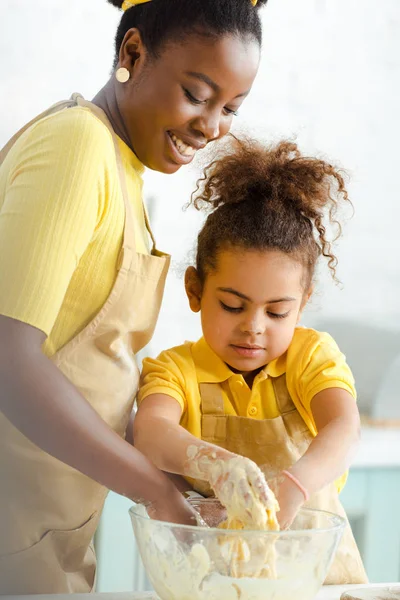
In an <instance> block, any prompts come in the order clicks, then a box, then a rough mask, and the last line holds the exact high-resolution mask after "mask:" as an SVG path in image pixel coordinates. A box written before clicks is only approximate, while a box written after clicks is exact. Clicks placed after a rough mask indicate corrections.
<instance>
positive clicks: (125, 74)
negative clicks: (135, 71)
mask: <svg viewBox="0 0 400 600" xmlns="http://www.w3.org/2000/svg"><path fill="white" fill-rule="evenodd" d="M130 77H131V74H130V73H129V71H128V69H126V68H125V67H120V68H119V69H117V71H116V73H115V79H116V80H117V81H119V83H126V82H127V81H128V80H129V79H130Z"/></svg>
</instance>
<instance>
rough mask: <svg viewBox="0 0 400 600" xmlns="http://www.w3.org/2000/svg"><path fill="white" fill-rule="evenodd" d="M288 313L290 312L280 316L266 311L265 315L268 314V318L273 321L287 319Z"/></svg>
mask: <svg viewBox="0 0 400 600" xmlns="http://www.w3.org/2000/svg"><path fill="white" fill-rule="evenodd" d="M289 312H290V311H289V310H288V311H287V312H285V313H282V314H281V313H274V312H269V311H268V313H267V314H268V315H269V316H270V317H272V318H273V319H284V318H285V317H287V316H288V314H289Z"/></svg>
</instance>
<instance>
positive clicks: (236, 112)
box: [224, 106, 239, 117]
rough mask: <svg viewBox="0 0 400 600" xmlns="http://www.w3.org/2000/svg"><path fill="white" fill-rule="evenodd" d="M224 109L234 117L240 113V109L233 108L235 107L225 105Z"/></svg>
mask: <svg viewBox="0 0 400 600" xmlns="http://www.w3.org/2000/svg"><path fill="white" fill-rule="evenodd" d="M224 111H225V112H226V114H227V115H229V116H233V117H237V116H238V114H239V111H238V110H233V108H228V107H227V106H225V108H224Z"/></svg>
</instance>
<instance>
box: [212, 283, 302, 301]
mask: <svg viewBox="0 0 400 600" xmlns="http://www.w3.org/2000/svg"><path fill="white" fill-rule="evenodd" d="M217 290H218V291H220V292H228V294H233V295H234V296H237V297H238V298H241V299H242V300H247V301H248V302H253V300H252V299H251V298H249V297H248V296H245V294H242V293H241V292H238V291H237V290H234V289H233V288H226V287H219V288H217ZM295 301H296V298H293V297H292V296H284V297H283V298H273V299H272V300H266V302H265V304H277V303H278V302H295Z"/></svg>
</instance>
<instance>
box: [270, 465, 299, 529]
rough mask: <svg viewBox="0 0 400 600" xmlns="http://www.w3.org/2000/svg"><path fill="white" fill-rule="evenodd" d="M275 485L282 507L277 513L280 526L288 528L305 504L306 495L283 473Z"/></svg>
mask: <svg viewBox="0 0 400 600" xmlns="http://www.w3.org/2000/svg"><path fill="white" fill-rule="evenodd" d="M275 485H276V499H277V500H278V503H279V507H280V510H279V512H278V513H277V517H278V523H279V527H280V529H288V527H290V525H291V524H292V523H293V520H294V519H295V517H296V515H297V513H298V511H299V509H300V508H301V507H302V506H303V504H304V495H303V493H302V491H301V490H300V489H299V488H298V486H297V485H296V484H295V483H294V482H293V481H292V480H291V479H289V478H288V477H286V476H285V475H281V476H280V477H279V478H278V479H277V480H276V482H275Z"/></svg>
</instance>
